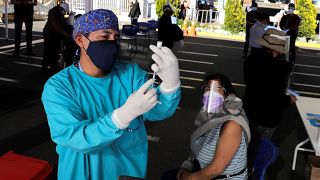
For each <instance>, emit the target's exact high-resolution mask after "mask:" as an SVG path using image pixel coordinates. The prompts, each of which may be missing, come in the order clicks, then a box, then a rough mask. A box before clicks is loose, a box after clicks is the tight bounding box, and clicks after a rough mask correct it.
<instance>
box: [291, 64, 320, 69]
mask: <svg viewBox="0 0 320 180" xmlns="http://www.w3.org/2000/svg"><path fill="white" fill-rule="evenodd" d="M295 66H303V67H311V68H320V66H312V65H305V64H295Z"/></svg>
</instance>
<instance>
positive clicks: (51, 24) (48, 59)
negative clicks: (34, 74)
mask: <svg viewBox="0 0 320 180" xmlns="http://www.w3.org/2000/svg"><path fill="white" fill-rule="evenodd" d="M67 11H69V6H68V4H66V3H60V4H59V5H57V6H55V7H53V8H52V9H51V10H50V11H49V14H48V21H47V23H46V25H45V26H44V28H43V38H44V46H43V47H44V48H43V50H44V51H43V61H42V70H43V71H46V70H47V69H48V66H50V67H51V69H52V70H53V71H57V70H58V69H59V67H58V60H59V54H60V52H61V43H62V41H68V39H70V38H71V32H69V33H68V28H67V24H66V19H65V18H64V15H65V14H66V12H67Z"/></svg>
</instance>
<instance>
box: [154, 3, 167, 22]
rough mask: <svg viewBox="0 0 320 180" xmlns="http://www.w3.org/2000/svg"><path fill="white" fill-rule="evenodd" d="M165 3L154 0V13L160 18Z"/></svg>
mask: <svg viewBox="0 0 320 180" xmlns="http://www.w3.org/2000/svg"><path fill="white" fill-rule="evenodd" d="M166 3H167V0H156V13H157V15H158V17H159V18H160V17H161V16H162V15H163V6H164V5H165V4H166Z"/></svg>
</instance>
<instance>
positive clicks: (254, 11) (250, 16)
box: [242, 1, 259, 58]
mask: <svg viewBox="0 0 320 180" xmlns="http://www.w3.org/2000/svg"><path fill="white" fill-rule="evenodd" d="M246 11H247V16H246V41H245V43H244V47H243V56H242V57H244V58H246V57H247V55H248V49H249V38H250V29H251V27H252V26H253V25H254V24H255V23H256V20H257V17H258V14H259V13H258V4H257V3H256V2H255V1H252V5H251V7H250V10H249V11H248V10H246Z"/></svg>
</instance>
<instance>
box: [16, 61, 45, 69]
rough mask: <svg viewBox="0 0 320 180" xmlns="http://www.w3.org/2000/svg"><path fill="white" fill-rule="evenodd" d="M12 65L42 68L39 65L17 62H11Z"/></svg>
mask: <svg viewBox="0 0 320 180" xmlns="http://www.w3.org/2000/svg"><path fill="white" fill-rule="evenodd" d="M13 63H15V64H21V65H26V66H33V67H40V68H41V67H42V66H41V65H39V64H32V63H25V62H17V61H15V62H13Z"/></svg>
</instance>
